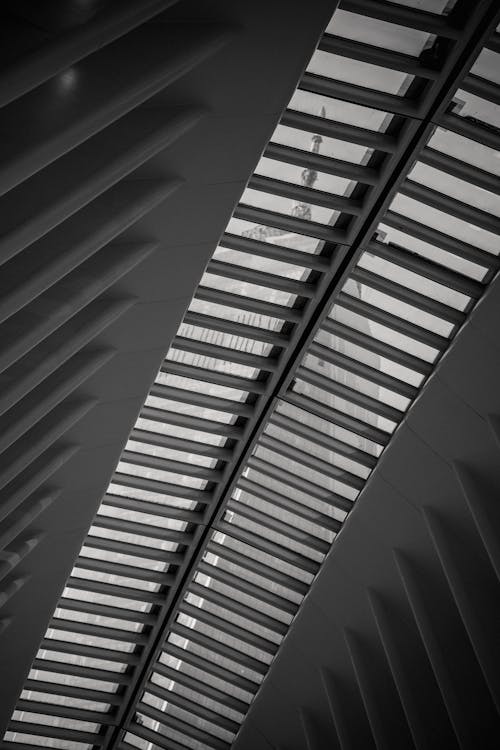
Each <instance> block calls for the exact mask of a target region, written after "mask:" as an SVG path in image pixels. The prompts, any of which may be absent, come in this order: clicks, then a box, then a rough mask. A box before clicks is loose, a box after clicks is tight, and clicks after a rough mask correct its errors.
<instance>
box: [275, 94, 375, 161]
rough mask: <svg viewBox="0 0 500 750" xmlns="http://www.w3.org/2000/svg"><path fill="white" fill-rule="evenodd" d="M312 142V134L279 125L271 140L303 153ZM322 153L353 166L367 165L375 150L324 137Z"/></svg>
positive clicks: (317, 113)
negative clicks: (350, 163)
mask: <svg viewBox="0 0 500 750" xmlns="http://www.w3.org/2000/svg"><path fill="white" fill-rule="evenodd" d="M329 101H330V100H329ZM325 111H326V110H325ZM321 113H322V110H319V111H315V112H311V113H309V114H314V115H319V114H321ZM316 137H317V136H316ZM311 140H312V135H311V133H310V132H307V131H304V130H299V129H298V128H291V127H288V126H287V125H277V126H276V130H275V131H274V134H273V137H272V138H271V142H272V143H280V144H282V145H283V146H292V147H293V148H297V149H300V150H301V151H310V149H311ZM320 153H321V155H322V156H329V157H331V158H332V159H342V160H343V161H349V162H352V163H353V164H367V163H368V161H369V160H370V157H371V156H372V154H373V149H372V148H366V146H359V145H358V144H357V143H350V142H349V141H346V140H338V139H337V138H331V137H328V136H325V135H322V136H321V147H320Z"/></svg>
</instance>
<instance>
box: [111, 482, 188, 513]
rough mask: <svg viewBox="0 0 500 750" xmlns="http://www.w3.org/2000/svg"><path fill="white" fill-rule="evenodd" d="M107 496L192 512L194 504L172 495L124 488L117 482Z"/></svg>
mask: <svg viewBox="0 0 500 750" xmlns="http://www.w3.org/2000/svg"><path fill="white" fill-rule="evenodd" d="M107 494H109V495H119V496H120V497H131V498H134V499H136V500H145V501H146V502H148V503H158V505H164V506H170V507H172V508H183V509H185V510H192V509H193V508H194V507H195V504H194V503H193V501H192V500H185V499H183V498H177V497H172V495H165V494H161V493H160V492H152V491H151V490H140V489H136V488H135V487H124V486H122V485H121V484H118V483H117V482H112V483H111V484H110V485H109V487H108V493H107Z"/></svg>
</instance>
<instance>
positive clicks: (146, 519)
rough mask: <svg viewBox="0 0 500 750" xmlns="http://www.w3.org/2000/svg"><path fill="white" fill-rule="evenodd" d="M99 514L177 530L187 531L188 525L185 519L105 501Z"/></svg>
mask: <svg viewBox="0 0 500 750" xmlns="http://www.w3.org/2000/svg"><path fill="white" fill-rule="evenodd" d="M139 507H140V506H139ZM97 515H98V516H104V517H106V518H122V519H124V520H132V521H134V523H142V524H147V525H149V526H155V527H158V526H160V527H161V528H162V529H173V530H175V531H185V529H186V526H187V523H186V522H185V521H177V520H175V519H173V518H165V517H164V516H154V515H153V514H152V513H143V512H142V511H139V510H134V511H129V510H122V508H113V507H112V506H111V505H105V504H104V503H103V504H102V505H101V507H100V508H99V511H98V514H97Z"/></svg>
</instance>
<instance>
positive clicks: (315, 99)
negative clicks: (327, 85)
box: [288, 89, 392, 133]
mask: <svg viewBox="0 0 500 750" xmlns="http://www.w3.org/2000/svg"><path fill="white" fill-rule="evenodd" d="M288 107H289V109H294V110H297V111H298V112H304V113H305V114H307V115H319V114H321V115H322V116H323V117H326V118H327V119H328V120H333V121H334V122H341V123H344V124H345V125H354V126H355V127H358V128H366V129H367V130H374V131H379V132H381V133H383V132H385V131H386V130H387V128H388V126H389V123H390V122H391V120H392V115H390V114H388V113H387V112H383V111H382V110H379V109H372V108H370V107H363V106H361V105H359V104H353V103H352V102H344V101H341V100H340V99H333V98H332V97H328V96H323V95H321V94H312V93H311V92H310V91H303V90H302V89H297V90H296V91H295V92H294V94H293V96H292V98H291V99H290V104H289V105H288Z"/></svg>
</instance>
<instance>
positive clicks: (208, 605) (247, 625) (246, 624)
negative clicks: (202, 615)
mask: <svg viewBox="0 0 500 750" xmlns="http://www.w3.org/2000/svg"><path fill="white" fill-rule="evenodd" d="M184 601H185V602H187V604H192V605H193V606H194V607H198V608H199V609H202V610H203V611H204V612H210V614H213V615H215V616H216V617H220V618H221V619H222V620H224V622H228V623H231V624H233V625H236V626H237V627H239V628H242V629H243V630H245V631H247V632H248V634H249V635H250V634H251V635H255V636H258V637H260V638H263V639H264V640H266V641H271V643H276V644H279V643H281V641H282V639H283V638H282V636H281V635H280V634H279V633H276V632H275V631H274V630H271V629H270V628H266V627H264V626H263V625H259V624H258V623H255V622H253V621H252V620H247V619H246V618H245V617H242V616H241V615H237V614H235V613H234V612H231V611H230V610H229V609H226V608H225V607H224V606H222V605H220V604H214V602H211V601H209V600H208V599H204V598H203V597H201V596H199V595H198V594H192V593H189V592H188V593H187V594H186V596H185V597H184ZM242 646H243V647H244V645H243V644H241V646H240V648H241V647H242Z"/></svg>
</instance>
